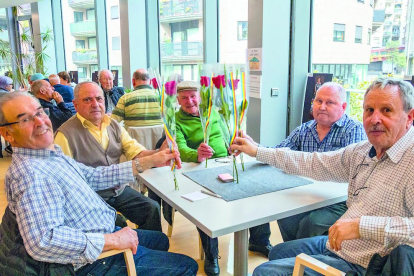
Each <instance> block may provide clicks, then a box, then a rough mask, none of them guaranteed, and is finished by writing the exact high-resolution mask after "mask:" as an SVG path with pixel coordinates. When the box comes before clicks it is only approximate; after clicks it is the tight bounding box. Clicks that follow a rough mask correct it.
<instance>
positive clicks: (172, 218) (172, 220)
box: [167, 207, 175, 238]
mask: <svg viewBox="0 0 414 276" xmlns="http://www.w3.org/2000/svg"><path fill="white" fill-rule="evenodd" d="M174 216H175V208H174V207H173V208H172V215H171V225H168V233H167V237H169V238H171V236H172V231H173V226H174Z"/></svg>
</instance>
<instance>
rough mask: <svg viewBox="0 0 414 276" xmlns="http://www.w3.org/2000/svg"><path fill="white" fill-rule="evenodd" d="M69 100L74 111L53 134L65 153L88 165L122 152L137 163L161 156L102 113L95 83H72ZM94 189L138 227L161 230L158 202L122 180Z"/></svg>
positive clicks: (111, 159)
mask: <svg viewBox="0 0 414 276" xmlns="http://www.w3.org/2000/svg"><path fill="white" fill-rule="evenodd" d="M73 102H74V104H75V108H76V110H77V112H78V113H77V115H76V116H74V117H72V118H71V119H70V120H68V121H67V122H66V123H65V124H63V125H62V126H61V127H60V128H59V129H58V130H57V133H56V137H55V144H57V145H59V146H60V147H61V148H62V151H63V152H64V153H65V154H66V155H68V156H70V157H72V158H74V159H75V160H76V161H78V162H81V163H83V164H85V165H87V166H91V167H98V166H110V165H112V164H119V160H120V157H121V156H122V155H123V154H125V156H126V158H127V159H128V160H132V159H135V160H138V161H139V162H140V163H141V164H143V163H145V162H149V161H151V160H157V158H160V156H162V154H163V153H162V152H159V153H157V151H155V150H146V149H145V148H144V147H143V146H142V145H140V144H139V143H138V142H137V141H136V140H134V139H132V138H131V137H130V136H129V134H128V132H127V131H126V130H125V129H124V128H123V127H122V126H120V125H119V124H118V123H117V122H116V121H115V120H112V119H111V118H110V117H108V116H107V115H106V114H105V103H104V98H103V92H102V89H101V88H100V87H99V85H97V84H96V83H94V82H82V83H79V84H78V85H77V86H76V87H75V99H74V101H73ZM97 193H98V195H100V196H101V197H102V198H103V199H104V200H105V201H106V203H108V204H109V205H110V206H112V207H113V208H115V209H116V210H117V211H119V212H121V213H122V214H123V215H124V216H125V217H126V218H128V219H129V220H130V221H131V222H133V223H135V224H138V225H139V228H140V229H144V230H154V231H162V228H161V218H160V206H159V205H158V203H157V202H155V201H154V200H152V199H150V198H148V197H146V196H143V195H142V194H141V193H139V192H138V191H136V190H134V189H132V188H131V187H129V186H128V185H127V184H126V183H123V185H121V186H120V187H118V188H117V189H113V188H110V189H106V190H101V191H97Z"/></svg>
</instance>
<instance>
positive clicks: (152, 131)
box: [128, 125, 164, 150]
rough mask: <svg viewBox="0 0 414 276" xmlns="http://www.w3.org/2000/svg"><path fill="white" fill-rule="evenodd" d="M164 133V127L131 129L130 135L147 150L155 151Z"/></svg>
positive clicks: (129, 129) (129, 130)
mask: <svg viewBox="0 0 414 276" xmlns="http://www.w3.org/2000/svg"><path fill="white" fill-rule="evenodd" d="M163 132H164V125H155V126H146V127H129V128H128V133H129V135H130V136H131V137H132V138H134V139H135V140H137V141H138V143H140V144H141V145H143V146H144V147H145V148H146V149H149V150H151V149H155V145H156V144H157V141H158V140H159V139H160V138H161V136H162V135H163Z"/></svg>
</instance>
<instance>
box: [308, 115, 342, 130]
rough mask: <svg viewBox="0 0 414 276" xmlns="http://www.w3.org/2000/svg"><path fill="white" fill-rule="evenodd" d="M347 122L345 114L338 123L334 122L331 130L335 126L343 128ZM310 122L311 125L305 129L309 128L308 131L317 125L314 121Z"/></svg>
mask: <svg viewBox="0 0 414 276" xmlns="http://www.w3.org/2000/svg"><path fill="white" fill-rule="evenodd" d="M348 120H349V117H348V115H346V114H344V115H342V117H341V118H340V119H339V120H338V121H336V122H335V123H333V124H332V126H331V129H332V128H333V127H334V126H337V127H343V126H345V124H346V123H347V122H348ZM310 122H311V123H310V124H308V125H307V127H308V128H310V129H312V128H314V129H316V125H317V124H318V123H317V122H316V120H312V121H310Z"/></svg>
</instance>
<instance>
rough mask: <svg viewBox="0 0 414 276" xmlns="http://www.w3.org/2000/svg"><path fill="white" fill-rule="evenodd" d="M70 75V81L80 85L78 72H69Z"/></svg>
mask: <svg viewBox="0 0 414 276" xmlns="http://www.w3.org/2000/svg"><path fill="white" fill-rule="evenodd" d="M69 75H70V79H71V80H72V82H74V83H76V84H78V83H79V77H78V76H79V75H78V71H69Z"/></svg>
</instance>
